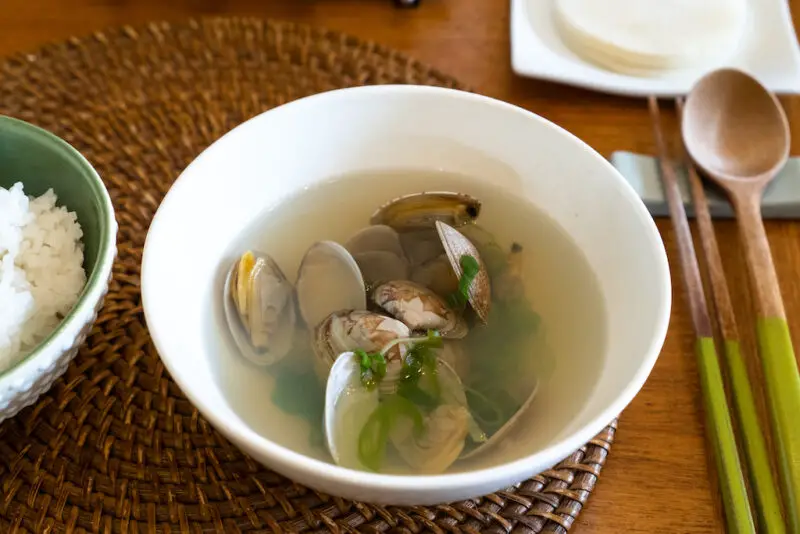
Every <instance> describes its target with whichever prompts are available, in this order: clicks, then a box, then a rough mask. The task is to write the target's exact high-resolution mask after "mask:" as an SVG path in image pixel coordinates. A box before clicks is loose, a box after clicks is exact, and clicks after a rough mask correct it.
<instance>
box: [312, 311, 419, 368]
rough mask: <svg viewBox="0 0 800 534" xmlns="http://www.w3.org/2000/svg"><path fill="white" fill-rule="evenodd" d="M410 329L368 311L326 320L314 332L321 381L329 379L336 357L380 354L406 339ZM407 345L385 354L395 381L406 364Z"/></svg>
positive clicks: (387, 364) (345, 313)
mask: <svg viewBox="0 0 800 534" xmlns="http://www.w3.org/2000/svg"><path fill="white" fill-rule="evenodd" d="M410 334H411V332H410V330H409V329H408V327H407V326H406V325H405V324H403V323H401V322H400V321H398V320H397V319H393V318H391V317H386V316H385V315H381V314H379V313H374V312H370V311H366V310H342V311H339V312H334V313H332V314H330V315H328V317H326V318H325V319H324V320H323V321H322V322H321V323H320V324H319V326H317V328H316V329H315V330H314V340H313V343H312V345H313V349H314V354H315V355H316V357H317V358H316V366H315V367H316V369H317V373H318V374H319V376H320V378H322V379H323V380H327V378H328V374H329V373H330V369H331V366H332V365H333V363H334V362H335V361H336V357H337V356H338V355H339V354H342V353H344V352H347V351H353V350H356V349H361V350H364V351H366V352H378V351H380V350H381V349H383V348H384V347H385V346H386V345H388V344H389V343H390V342H392V341H394V340H395V339H397V338H407V337H409V336H410ZM404 355H405V346H404V344H402V343H399V344H397V345H395V346H394V347H392V348H391V349H390V350H389V352H388V353H387V354H386V355H385V357H386V367H387V377H393V379H396V377H397V375H399V373H400V369H401V368H402V365H403V363H402V362H403V360H402V359H403V356H404Z"/></svg>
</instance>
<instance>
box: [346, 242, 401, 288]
mask: <svg viewBox="0 0 800 534" xmlns="http://www.w3.org/2000/svg"><path fill="white" fill-rule="evenodd" d="M353 259H355V260H356V263H357V264H358V267H359V268H360V269H361V274H362V275H363V276H364V282H365V283H366V284H367V286H373V285H375V284H379V283H381V282H385V281H387V280H396V279H404V278H408V276H409V266H408V261H407V260H406V259H405V257H403V256H397V255H396V254H394V253H393V252H387V251H385V250H373V251H368V252H358V253H356V254H353Z"/></svg>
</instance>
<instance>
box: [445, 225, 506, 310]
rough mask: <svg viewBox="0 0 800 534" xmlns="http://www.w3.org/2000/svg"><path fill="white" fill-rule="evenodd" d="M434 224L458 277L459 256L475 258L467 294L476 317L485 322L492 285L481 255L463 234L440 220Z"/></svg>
mask: <svg viewBox="0 0 800 534" xmlns="http://www.w3.org/2000/svg"><path fill="white" fill-rule="evenodd" d="M435 224H436V231H437V232H438V233H439V238H440V239H441V240H442V245H443V246H444V250H445V252H446V253H447V259H448V260H450V266H451V267H452V268H453V271H454V272H455V273H456V276H457V277H458V278H459V279H461V277H462V276H463V274H464V270H463V268H462V267H461V257H462V256H472V257H473V258H475V259H476V260H477V262H478V267H479V270H478V274H477V275H476V276H475V278H474V279H473V280H472V283H471V284H470V285H469V290H468V295H469V303H470V305H471V306H472V309H473V310H475V313H476V315H477V316H478V319H480V320H481V322H483V323H484V324H485V323H486V321H487V319H488V317H489V311H490V310H491V306H492V286H491V282H490V281H489V273H487V272H486V266H485V265H484V263H483V260H482V259H481V255H480V253H478V249H477V248H475V245H473V244H472V242H471V241H470V240H469V239H467V238H466V237H465V236H464V234H462V233H461V232H459V231H458V230H456V229H455V228H453V227H452V226H450V225H448V224H446V223H444V222H442V221H436V223H435Z"/></svg>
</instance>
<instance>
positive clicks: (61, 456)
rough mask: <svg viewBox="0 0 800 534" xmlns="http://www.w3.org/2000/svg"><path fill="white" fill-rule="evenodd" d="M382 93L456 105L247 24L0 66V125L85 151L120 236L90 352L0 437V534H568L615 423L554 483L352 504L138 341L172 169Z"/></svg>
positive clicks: (177, 31)
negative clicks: (292, 116)
mask: <svg viewBox="0 0 800 534" xmlns="http://www.w3.org/2000/svg"><path fill="white" fill-rule="evenodd" d="M377 83H415V84H428V85H439V86H447V87H457V88H462V89H463V86H461V85H460V84H458V83H457V82H456V81H455V80H454V79H452V78H450V77H448V76H445V75H443V74H440V73H438V72H436V71H435V70H433V69H431V68H429V67H426V66H425V65H422V64H420V63H418V62H416V61H414V60H411V59H409V58H407V57H405V56H404V55H402V54H399V53H397V52H394V51H392V50H388V49H386V48H382V47H380V46H377V45H374V44H370V43H365V42H361V41H359V40H357V39H354V38H352V37H349V36H346V35H341V34H338V33H334V32H329V31H325V30H320V29H314V28H310V27H306V26H302V25H296V24H289V23H282V22H271V21H270V22H267V21H260V20H252V19H209V20H203V21H190V22H187V23H185V24H166V23H159V24H151V25H148V26H146V27H141V28H135V29H134V28H121V29H117V30H112V31H108V32H104V33H97V34H95V35H93V36H89V37H86V38H83V39H72V40H70V41H67V42H63V43H58V44H53V45H50V46H47V47H44V48H42V49H40V50H39V51H37V52H35V53H31V54H25V55H17V56H15V57H12V58H8V59H6V60H4V61H1V62H0V113H3V114H7V115H12V116H15V117H18V118H21V119H24V120H27V121H29V122H32V123H34V124H37V125H39V126H42V127H44V128H46V129H48V130H51V131H53V132H54V133H56V134H58V135H60V136H62V137H63V138H64V139H66V140H67V141H68V142H70V143H71V144H72V145H73V146H75V147H76V148H77V149H78V150H80V151H81V152H83V154H84V155H86V156H87V157H88V158H89V160H90V161H91V162H92V163H93V164H94V165H95V166H96V168H97V169H98V171H99V173H100V174H101V176H102V177H103V179H104V181H105V183H106V185H107V187H108V189H109V191H110V193H111V198H112V199H113V202H114V206H115V208H116V210H117V220H118V222H119V225H120V229H119V237H118V242H119V243H118V246H119V257H118V259H117V261H116V263H115V265H114V271H113V277H114V278H113V280H112V282H111V287H110V291H109V294H108V297H107V299H106V302H105V306H104V308H103V310H102V312H101V313H100V315H99V317H98V319H97V323H96V324H95V327H94V329H93V330H92V332H91V334H90V336H89V338H88V340H87V342H86V344H85V345H84V346H83V347H82V349H81V350H80V352H79V355H78V356H77V358H76V359H75V361H74V362H73V363H72V365H71V366H70V367H69V369H68V370H67V372H66V374H65V375H64V376H63V377H62V378H61V379H60V380H58V381H57V382H56V384H55V385H54V386H53V388H52V389H51V390H50V391H49V393H47V394H46V395H44V396H43V397H41V398H40V399H39V401H38V402H37V403H36V404H35V405H34V406H31V407H29V408H27V409H25V410H24V411H22V412H21V413H20V414H19V415H18V416H17V417H15V418H13V419H10V420H8V421H6V422H5V423H3V424H2V425H0V531H2V532H35V533H44V532H47V533H73V532H76V533H77V532H103V533H111V532H114V533H134V532H136V533H174V532H191V533H201V532H203V533H206V532H214V533H218V532H226V533H227V532H281V531H292V532H320V531H322V532H325V531H330V532H340V531H342V530H345V531H353V530H359V531H370V532H374V531H381V532H384V531H393V532H395V531H396V532H414V533H417V532H426V531H432V532H442V531H459V530H464V531H470V532H476V531H489V532H526V533H527V532H562V533H563V532H566V531H567V530H569V528H570V526H571V525H572V524H573V522H574V521H575V518H576V517H577V515H578V513H579V512H580V510H581V508H582V506H583V505H584V504H585V503H586V500H587V499H588V497H589V495H590V493H591V491H592V489H593V488H594V486H595V484H596V481H597V479H598V476H599V475H600V471H601V469H602V467H603V464H604V463H605V460H606V456H607V455H608V451H609V449H610V447H611V443H612V441H613V438H614V431H615V428H616V426H615V425H616V422H614V423H612V425H611V426H609V427H608V428H606V429H605V431H603V432H602V433H601V434H600V435H598V436H597V437H596V438H595V439H594V440H592V441H591V442H590V443H588V444H587V445H586V446H584V447H583V448H581V449H580V450H578V451H576V452H575V453H574V454H572V455H571V456H570V457H569V458H567V459H566V460H564V461H563V462H562V463H561V464H560V465H558V466H557V467H556V468H555V469H552V470H550V471H547V472H545V473H542V474H540V475H537V476H535V477H533V478H531V479H530V480H527V481H525V482H522V483H520V484H518V485H516V486H514V487H511V488H508V489H507V490H505V491H502V492H498V493H496V494H493V495H489V496H486V497H483V498H480V499H475V500H469V501H464V502H459V503H453V504H450V505H445V506H436V507H429V508H426V507H415V508H400V507H381V506H373V505H369V504H364V503H357V502H350V501H346V500H343V499H340V498H337V497H333V496H329V495H324V494H321V493H319V492H316V491H314V490H311V489H308V488H305V487H301V486H299V485H297V484H294V483H292V482H291V481H289V480H286V479H285V478H283V477H281V476H279V475H277V474H276V473H274V472H272V471H270V470H269V469H267V468H265V467H262V466H260V465H258V464H256V463H255V462H254V461H253V460H251V459H250V458H248V457H247V456H246V455H245V454H244V453H242V452H240V451H239V450H238V449H236V448H235V447H233V446H232V445H231V444H230V443H229V442H227V441H226V440H225V439H224V438H223V437H222V436H221V435H220V434H218V433H217V432H216V431H215V430H214V429H213V428H212V427H211V426H210V425H209V424H208V423H207V422H206V421H205V420H204V419H203V417H202V416H201V415H200V414H199V413H198V412H197V410H196V409H195V408H194V407H193V406H192V405H191V404H190V403H189V402H188V401H187V400H186V399H185V397H184V396H183V395H182V394H181V392H180V390H179V389H178V387H177V386H176V385H175V383H174V382H172V380H171V379H170V377H169V375H168V373H167V372H166V370H165V369H164V366H163V365H162V363H161V361H160V360H159V357H158V354H157V353H156V350H155V348H154V347H153V344H152V342H151V340H150V338H149V336H148V333H147V328H146V326H145V321H144V315H143V312H142V304H141V298H140V294H139V265H140V261H141V257H142V247H143V245H144V240H145V235H146V232H147V229H148V225H149V223H150V220H151V218H152V216H153V214H154V213H155V211H156V208H157V207H158V204H159V202H160V201H161V198H162V197H163V195H164V194H165V193H166V191H167V189H168V188H169V187H170V184H171V183H172V181H173V180H174V179H175V178H176V177H177V176H178V174H179V173H180V171H181V170H183V169H184V167H185V166H186V165H187V164H188V163H189V162H190V161H191V160H192V159H193V158H194V157H195V156H196V155H197V154H198V153H200V151H202V150H203V149H204V148H205V147H206V146H208V145H209V144H210V143H211V142H212V141H214V140H215V139H217V138H218V137H219V136H220V135H222V134H223V133H225V132H226V131H228V130H229V129H231V128H232V127H234V126H235V125H237V124H239V123H240V122H242V121H244V120H246V119H248V118H250V117H252V116H254V115H256V114H258V113H261V112H263V111H265V110H267V109H269V108H272V107H274V106H277V105H279V104H283V103H285V102H288V101H290V100H294V99H297V98H299V97H303V96H306V95H310V94H313V93H317V92H320V91H325V90H329V89H334V88H339V87H345V86H353V85H362V84H377ZM567 386H568V385H566V384H565V389H567ZM565 393H566V394H569V392H566V391H565Z"/></svg>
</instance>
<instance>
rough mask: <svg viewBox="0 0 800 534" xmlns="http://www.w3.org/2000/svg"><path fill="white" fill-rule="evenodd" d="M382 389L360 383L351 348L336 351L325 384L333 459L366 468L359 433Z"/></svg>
mask: <svg viewBox="0 0 800 534" xmlns="http://www.w3.org/2000/svg"><path fill="white" fill-rule="evenodd" d="M379 397H380V393H379V392H378V390H377V389H374V390H371V391H370V390H368V389H367V388H365V387H364V386H363V384H362V383H361V367H360V365H359V362H358V360H357V358H356V356H355V354H354V353H353V352H352V351H348V352H345V353H342V354H339V355H337V358H336V361H335V363H334V364H333V367H331V372H330V375H329V376H328V380H327V384H326V387H325V415H324V431H325V442H326V444H327V446H328V452H330V454H331V457H332V458H333V461H334V462H336V464H337V465H341V466H343V467H349V468H351V469H361V470H367V469H368V467H367V466H366V465H364V464H363V463H362V462H361V460H360V459H359V454H358V435H359V432H360V431H361V429H362V428H364V425H365V424H366V423H367V421H368V420H369V418H370V416H371V415H372V413H373V412H374V411H375V410H376V409H377V408H378V403H379Z"/></svg>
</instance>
